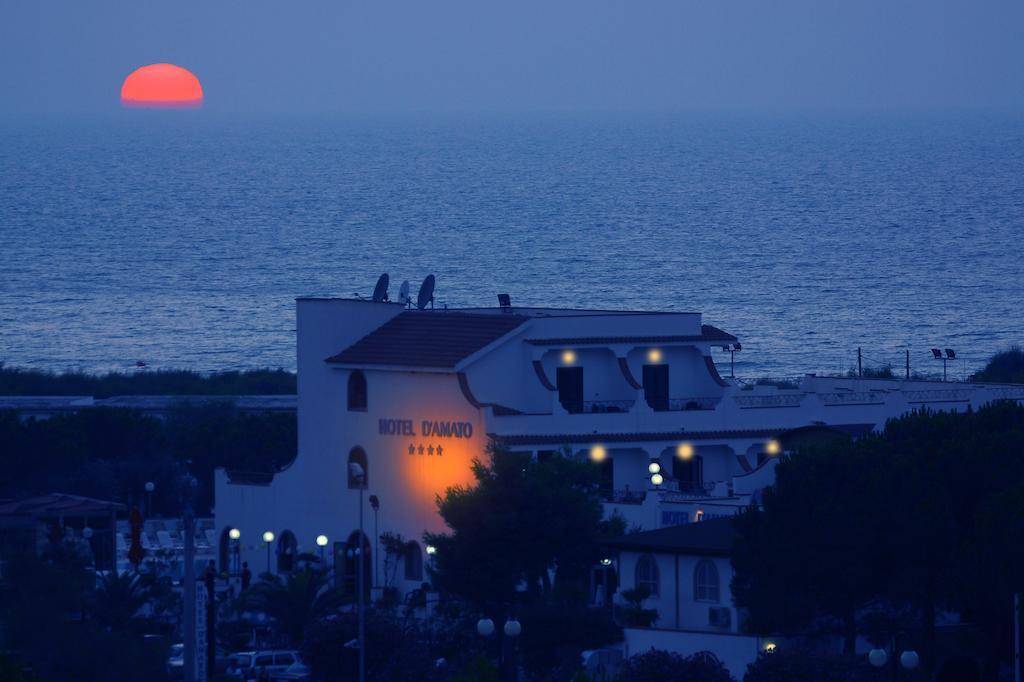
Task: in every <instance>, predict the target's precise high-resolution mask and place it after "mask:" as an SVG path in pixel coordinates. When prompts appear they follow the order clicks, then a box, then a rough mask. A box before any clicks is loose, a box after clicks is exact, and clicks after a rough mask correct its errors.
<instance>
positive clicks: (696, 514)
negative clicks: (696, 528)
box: [693, 509, 704, 521]
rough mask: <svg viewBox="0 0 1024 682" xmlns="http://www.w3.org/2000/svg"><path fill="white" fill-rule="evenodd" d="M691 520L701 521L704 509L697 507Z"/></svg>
mask: <svg viewBox="0 0 1024 682" xmlns="http://www.w3.org/2000/svg"><path fill="white" fill-rule="evenodd" d="M693 520H694V521H703V520H704V510H703V509H698V510H697V511H695V512H694V513H693Z"/></svg>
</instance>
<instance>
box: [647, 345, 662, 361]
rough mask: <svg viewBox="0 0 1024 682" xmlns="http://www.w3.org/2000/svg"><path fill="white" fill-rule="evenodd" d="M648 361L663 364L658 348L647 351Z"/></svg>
mask: <svg viewBox="0 0 1024 682" xmlns="http://www.w3.org/2000/svg"><path fill="white" fill-rule="evenodd" d="M647 360H648V361H649V362H661V351H660V350H658V349H657V348H652V349H650V350H649V351H647Z"/></svg>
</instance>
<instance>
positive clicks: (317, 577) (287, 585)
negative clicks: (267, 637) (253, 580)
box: [238, 566, 342, 646]
mask: <svg viewBox="0 0 1024 682" xmlns="http://www.w3.org/2000/svg"><path fill="white" fill-rule="evenodd" d="M341 603H342V595H341V593H340V592H339V591H338V590H336V589H335V588H334V587H332V586H331V584H330V580H329V577H328V573H327V571H323V570H320V569H316V568H313V567H311V566H306V567H304V568H301V569H299V570H297V571H293V572H292V573H290V574H288V577H287V579H286V580H285V581H282V580H281V578H280V576H275V575H271V574H269V573H264V574H263V575H262V576H261V580H260V582H259V583H257V584H256V585H253V586H252V587H251V588H250V589H248V590H247V591H245V592H244V593H243V594H242V596H241V597H239V604H238V606H239V608H240V610H242V611H255V612H258V613H264V614H266V615H267V616H268V617H269V618H271V619H272V620H273V621H274V622H275V623H276V627H277V630H278V631H279V632H281V633H282V634H284V635H286V636H287V637H288V639H289V640H290V641H291V642H292V644H293V645H296V646H297V645H298V644H300V643H301V642H302V636H303V633H305V631H306V628H307V627H309V626H310V625H311V624H313V623H315V622H316V621H318V620H320V619H321V618H323V617H325V616H327V615H330V614H332V613H335V612H336V611H337V610H338V607H339V606H340V605H341Z"/></svg>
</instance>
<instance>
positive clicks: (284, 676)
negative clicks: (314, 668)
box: [270, 661, 313, 682]
mask: <svg viewBox="0 0 1024 682" xmlns="http://www.w3.org/2000/svg"><path fill="white" fill-rule="evenodd" d="M270 679H271V680H274V682H297V681H305V680H311V679H313V677H312V672H311V671H310V669H309V666H307V665H306V664H305V663H303V662H302V661H295V662H294V663H292V664H291V665H290V666H288V667H287V668H285V670H284V672H281V673H274V674H273V675H271V676H270Z"/></svg>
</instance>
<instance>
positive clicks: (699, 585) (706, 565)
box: [693, 559, 719, 604]
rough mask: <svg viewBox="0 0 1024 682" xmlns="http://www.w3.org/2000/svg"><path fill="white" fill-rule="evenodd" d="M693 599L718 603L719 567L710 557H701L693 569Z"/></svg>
mask: <svg viewBox="0 0 1024 682" xmlns="http://www.w3.org/2000/svg"><path fill="white" fill-rule="evenodd" d="M693 600H694V601H707V602H714V603H716V604H717V603H718V601H719V595H718V569H717V568H716V567H715V562H713V561H711V560H710V559H701V560H700V561H698V562H697V567H696V568H695V569H693Z"/></svg>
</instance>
